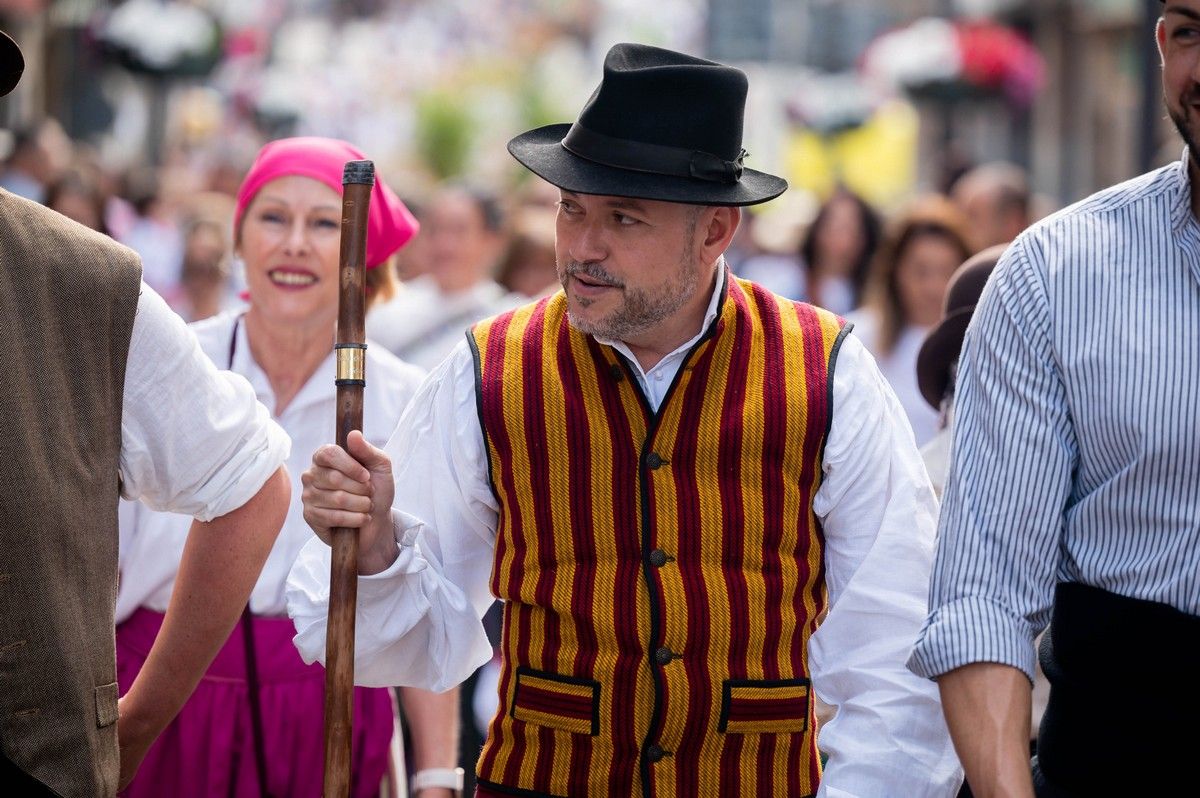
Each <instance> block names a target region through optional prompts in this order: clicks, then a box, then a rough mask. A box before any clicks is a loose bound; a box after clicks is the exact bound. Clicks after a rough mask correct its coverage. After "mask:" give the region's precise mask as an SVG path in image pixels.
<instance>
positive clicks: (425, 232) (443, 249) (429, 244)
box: [421, 191, 503, 293]
mask: <svg viewBox="0 0 1200 798" xmlns="http://www.w3.org/2000/svg"><path fill="white" fill-rule="evenodd" d="M421 235H422V237H423V238H424V239H425V247H426V249H425V255H426V260H427V262H428V265H429V274H430V275H431V276H432V277H433V278H434V280H436V281H437V283H438V285H439V286H440V287H441V289H442V290H443V291H445V292H447V293H450V292H454V291H463V290H466V289H468V288H470V287H471V286H473V285H475V284H476V283H478V282H480V281H481V280H483V279H485V278H486V277H487V276H488V272H489V270H490V269H491V268H492V266H493V265H495V262H496V259H497V258H498V257H499V255H500V248H501V245H502V244H503V239H502V237H501V235H500V234H499V233H498V232H496V231H493V230H489V229H488V226H487V220H486V219H484V216H483V210H482V209H481V208H480V207H479V203H478V202H476V201H475V199H474V198H473V197H471V196H470V195H469V194H467V193H466V192H462V191H447V192H444V193H442V194H440V195H439V196H438V197H437V198H436V199H434V201H433V203H432V204H431V205H430V207H429V213H428V214H427V215H426V217H425V218H424V219H422V220H421Z"/></svg>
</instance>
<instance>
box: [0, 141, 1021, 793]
mask: <svg viewBox="0 0 1200 798" xmlns="http://www.w3.org/2000/svg"><path fill="white" fill-rule="evenodd" d="M197 163H200V164H202V165H200V166H198V165H197ZM245 168H246V166H244V165H241V164H237V163H234V162H232V161H220V160H212V161H203V160H201V161H197V160H196V159H178V160H176V161H172V160H170V159H168V161H167V162H166V163H165V164H164V165H163V166H162V167H159V168H157V169H150V168H145V167H139V168H137V169H133V170H129V171H126V172H122V173H114V172H113V171H110V170H107V169H105V168H104V167H103V166H101V164H100V163H99V159H98V158H97V157H96V155H95V154H94V153H92V152H90V151H89V149H88V148H87V147H85V146H82V145H79V144H77V143H75V142H72V141H71V140H70V139H69V138H68V137H67V136H65V135H64V134H63V132H62V130H61V128H59V127H58V125H57V124H56V123H55V122H54V121H52V120H48V121H45V122H42V123H40V124H38V125H36V126H33V127H30V128H28V129H24V130H19V131H15V133H14V135H13V137H12V147H11V149H10V152H9V154H8V156H7V158H6V159H5V160H4V163H3V169H2V170H0V187H3V188H5V189H7V190H9V191H11V192H13V193H16V194H19V195H21V196H24V197H27V198H29V199H32V200H35V201H38V202H41V203H43V204H45V205H46V206H48V207H50V208H53V209H54V210H56V211H58V212H59V213H62V214H63V215H65V216H67V217H69V218H71V219H73V220H75V221H77V222H79V223H80V224H83V225H86V226H88V227H90V228H93V229H95V230H98V231H101V232H103V233H105V234H107V235H110V236H112V237H113V238H114V239H116V240H117V241H120V242H121V243H123V244H125V245H127V246H128V247H130V248H131V249H133V250H134V251H136V252H137V253H138V254H139V255H140V257H141V259H142V263H143V268H144V279H145V281H146V282H147V283H148V284H150V285H151V286H152V287H153V288H155V289H156V290H157V291H158V292H159V294H161V295H162V296H163V297H164V298H165V299H166V301H167V302H168V303H169V304H170V305H171V307H172V308H173V309H174V310H175V311H176V312H177V313H179V315H180V316H182V317H183V318H185V319H186V320H188V321H198V320H201V319H205V318H208V317H211V316H214V315H216V314H218V313H220V312H222V311H226V310H231V309H237V308H238V307H239V306H241V305H243V304H244V302H245V296H246V294H245V288H246V285H245V277H244V274H243V271H242V266H241V264H240V263H239V262H238V260H237V258H236V256H235V255H234V252H233V241H232V235H233V219H234V212H235V206H236V194H237V187H238V184H239V182H240V180H241V179H242V176H243V173H244V171H245ZM943 188H944V190H942V191H938V192H931V193H922V194H918V195H914V196H912V197H911V198H909V199H908V200H907V201H906V202H903V203H900V204H899V205H897V206H896V207H894V208H888V209H880V208H876V207H873V206H872V205H871V204H870V203H869V202H868V201H866V200H865V199H864V198H862V197H861V196H859V195H857V194H855V193H854V192H853V191H851V190H849V189H848V188H846V187H844V186H843V187H839V188H837V189H836V190H835V191H833V192H832V193H831V194H830V195H829V196H828V197H826V198H824V199H823V201H819V202H815V203H811V204H810V205H806V204H804V203H797V204H793V205H788V206H780V207H776V208H770V207H769V208H768V210H767V211H765V212H761V213H752V212H751V213H746V214H745V215H744V217H743V224H742V227H741V229H740V231H739V234H738V237H737V239H736V240H735V242H734V245H733V246H732V247H731V248H730V250H729V251H728V252H727V253H726V261H727V263H728V265H729V267H730V268H731V270H732V271H733V272H734V273H735V274H737V275H738V276H740V277H744V278H746V279H750V280H753V281H755V282H758V283H761V284H762V285H764V286H766V287H767V288H768V289H770V290H771V291H773V292H775V293H777V294H780V295H781V296H785V297H788V298H791V299H796V300H803V301H807V302H811V303H813V304H817V305H820V306H822V307H826V308H828V309H830V310H833V311H834V312H836V313H838V314H840V315H843V316H845V317H846V318H847V319H848V320H850V321H852V322H853V323H854V325H855V331H856V334H857V335H858V336H859V338H860V339H861V340H862V341H863V342H864V344H865V345H866V346H867V348H868V349H869V350H870V351H871V353H872V354H873V355H874V357H875V359H876V360H877V362H878V363H879V365H880V369H881V371H882V373H883V375H884V376H885V377H886V379H887V380H888V381H889V382H890V384H891V386H892V388H893V390H894V391H895V393H896V395H897V397H898V398H899V400H900V403H901V405H902V406H903V409H904V411H905V413H906V415H907V416H908V419H909V422H910V423H911V425H912V429H913V433H914V436H915V438H916V442H917V444H918V445H919V446H926V445H928V444H930V443H931V442H932V441H934V439H935V437H936V436H937V434H938V431H939V430H940V429H943V428H945V427H946V425H947V416H948V413H949V410H950V407H949V401H950V399H951V398H952V393H951V394H948V396H947V399H946V400H945V403H944V406H943V407H940V408H935V407H933V406H931V405H930V403H929V402H928V401H927V400H926V399H925V398H924V397H923V396H922V392H921V390H920V388H919V386H918V380H917V368H916V362H917V357H918V353H919V351H920V349H921V345H922V343H923V342H924V341H925V339H926V336H927V335H928V333H929V332H930V330H932V329H933V328H934V326H935V325H936V324H937V323H938V321H939V319H940V318H941V317H942V313H943V306H944V296H945V293H946V288H947V284H948V282H949V281H950V278H951V275H952V274H953V273H954V272H955V270H956V269H958V267H959V266H960V265H961V264H962V263H963V262H964V261H966V260H967V259H968V258H970V257H971V256H972V255H973V254H975V253H977V252H980V251H981V250H984V249H987V248H989V247H992V246H994V245H996V244H1002V243H1006V242H1008V241H1011V240H1012V239H1013V238H1014V237H1015V236H1016V235H1017V234H1018V233H1019V232H1020V231H1021V230H1022V229H1024V228H1025V227H1026V226H1027V225H1029V224H1030V223H1031V222H1032V221H1033V220H1034V216H1035V215H1036V214H1035V211H1034V204H1035V203H1034V202H1033V200H1032V199H1031V196H1030V190H1029V186H1028V181H1027V178H1026V175H1025V174H1024V172H1023V171H1022V170H1021V169H1020V168H1018V167H1016V166H1014V165H1012V164H1009V163H1000V162H996V163H984V164H978V165H973V166H964V167H963V169H962V170H961V172H960V173H959V174H956V175H953V176H951V179H950V180H948V182H947V185H946V186H944V187H943ZM401 193H402V194H403V189H402V188H401ZM403 200H404V202H405V204H406V205H407V206H408V208H409V209H410V210H411V211H412V213H413V214H414V215H415V216H416V217H417V218H418V220H419V222H420V232H419V234H418V235H417V237H416V238H415V239H414V240H413V241H412V243H410V244H409V245H408V246H407V247H405V248H403V249H402V250H401V251H400V252H399V253H398V254H397V256H396V257H395V258H393V259H392V261H391V264H390V267H391V268H393V269H394V270H395V274H394V277H395V278H396V281H395V282H396V284H397V285H398V286H399V287H398V289H397V290H396V292H395V293H394V294H393V295H392V296H391V297H390V298H387V299H384V300H383V301H380V302H377V303H375V305H374V306H373V307H372V309H371V312H370V314H369V315H368V319H367V329H368V335H369V337H370V339H371V340H373V341H374V342H376V343H377V344H379V345H382V346H383V347H385V348H387V349H388V350H390V351H391V352H392V353H394V354H396V355H398V356H399V357H400V358H402V359H403V360H405V361H407V362H410V363H413V364H416V365H417V366H419V367H421V368H423V369H430V368H432V367H433V366H435V365H437V363H438V362H439V361H440V360H441V359H442V358H443V357H444V356H445V355H446V354H447V353H448V352H449V351H450V349H451V348H452V347H453V346H454V345H455V344H456V343H457V342H458V341H459V340H460V339H461V338H462V335H463V332H464V330H466V329H467V327H469V326H470V325H471V324H473V323H474V322H476V321H478V320H480V319H482V318H485V317H487V316H490V315H493V314H495V313H499V312H502V311H504V310H507V309H510V308H513V307H515V306H517V305H519V304H522V303H523V302H525V301H528V300H529V299H531V298H537V297H540V296H544V295H546V294H548V293H550V292H552V291H554V290H557V288H558V279H557V275H556V272H555V255H554V225H555V215H556V212H557V202H558V192H557V190H556V189H554V188H553V187H551V186H550V185H549V184H547V183H543V182H541V181H538V180H531V181H528V182H526V183H524V184H522V185H520V186H518V187H511V186H482V185H477V184H472V183H467V182H462V181H457V180H456V181H445V182H443V183H440V184H437V185H435V186H434V187H433V189H432V190H430V191H428V192H426V193H425V194H424V195H419V196H417V195H414V196H403ZM803 208H809V209H810V211H809V212H810V213H811V218H805V217H804V216H803V215H802V213H803V211H802V210H797V209H803ZM493 625H494V624H493ZM495 631H496V630H495V629H493V632H495ZM496 676H497V668H496V666H495V663H494V662H493V663H491V664H489V665H487V666H484V668H483V669H482V670H481V671H480V672H479V673H477V674H476V675H475V676H473V677H472V679H471V680H470V681H469V682H468V683H467V684H466V685H465V686H464V691H463V692H464V694H463V697H462V720H463V723H462V729H461V733H462V745H461V750H462V751H463V752H464V753H463V762H462V763H463V764H464V765H465V766H466V767H467V770H468V773H469V772H470V765H471V764H473V763H472V762H471V761H470V756H471V754H472V753H473V752H477V751H478V747H479V745H480V744H481V742H482V740H483V736H484V734H485V733H486V725H487V719H488V718H489V717H490V715H491V713H492V711H493V709H494V706H493V705H494V702H495V689H494V685H495V679H496Z"/></svg>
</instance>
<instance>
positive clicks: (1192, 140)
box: [1164, 92, 1200, 166]
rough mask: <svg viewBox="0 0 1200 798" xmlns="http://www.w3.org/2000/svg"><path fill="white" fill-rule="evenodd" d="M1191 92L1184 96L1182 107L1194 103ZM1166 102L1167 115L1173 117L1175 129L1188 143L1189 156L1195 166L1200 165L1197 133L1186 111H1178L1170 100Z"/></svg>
mask: <svg viewBox="0 0 1200 798" xmlns="http://www.w3.org/2000/svg"><path fill="white" fill-rule="evenodd" d="M1191 94H1192V93H1191V92H1189V95H1188V96H1187V97H1184V98H1182V102H1181V103H1180V107H1181V108H1188V107H1189V106H1190V105H1191V104H1192V102H1193V99H1194V98H1193V97H1192V96H1191ZM1164 102H1165V98H1164ZM1165 104H1166V106H1167V116H1169V117H1170V118H1171V122H1172V123H1174V125H1175V129H1176V130H1177V131H1179V137H1180V138H1181V139H1183V143H1184V144H1186V145H1187V150H1188V156H1189V157H1190V158H1191V161H1192V164H1193V166H1200V147H1197V144H1196V134H1195V132H1194V131H1193V130H1192V128H1191V124H1190V123H1189V122H1188V120H1187V116H1186V114H1185V112H1183V111H1179V112H1176V111H1175V109H1174V108H1172V107H1171V104H1170V103H1169V102H1165Z"/></svg>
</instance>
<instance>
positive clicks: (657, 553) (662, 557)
mask: <svg viewBox="0 0 1200 798" xmlns="http://www.w3.org/2000/svg"><path fill="white" fill-rule="evenodd" d="M668 559H670V558H669V557H667V553H666V552H665V551H663V550H662V549H655V550H654V551H652V552H650V564H651V565H653V566H654V567H655V568H662V567H663V566H664V565H666V564H667V560H668Z"/></svg>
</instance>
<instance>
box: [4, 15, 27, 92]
mask: <svg viewBox="0 0 1200 798" xmlns="http://www.w3.org/2000/svg"><path fill="white" fill-rule="evenodd" d="M24 71H25V57H24V56H22V55H21V48H20V47H17V43H16V42H14V41H13V40H12V37H11V36H9V35H8V34H7V33H5V32H4V31H2V30H0V97H3V96H4V95H6V94H8V93H9V92H10V91H12V90H13V89H15V88H16V87H17V82H18V81H19V80H20V79H21V73H22V72H24Z"/></svg>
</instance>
